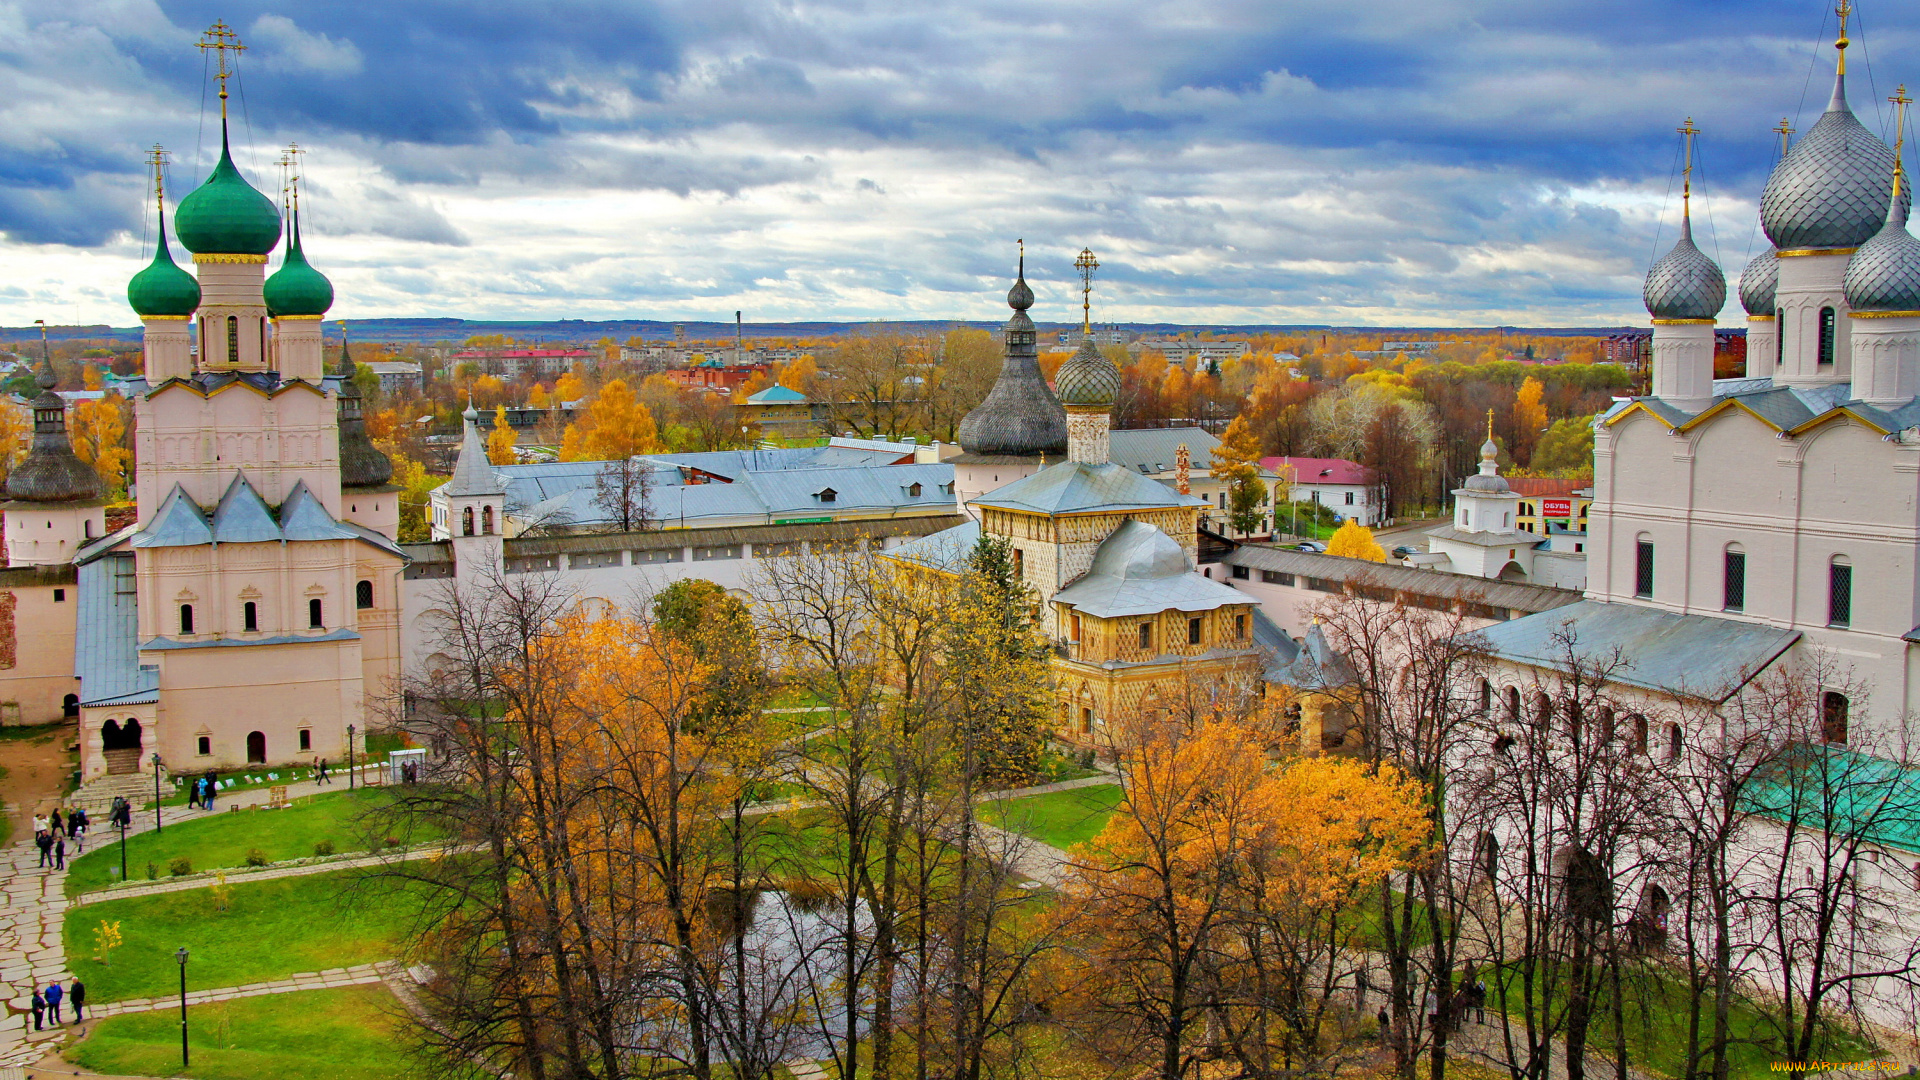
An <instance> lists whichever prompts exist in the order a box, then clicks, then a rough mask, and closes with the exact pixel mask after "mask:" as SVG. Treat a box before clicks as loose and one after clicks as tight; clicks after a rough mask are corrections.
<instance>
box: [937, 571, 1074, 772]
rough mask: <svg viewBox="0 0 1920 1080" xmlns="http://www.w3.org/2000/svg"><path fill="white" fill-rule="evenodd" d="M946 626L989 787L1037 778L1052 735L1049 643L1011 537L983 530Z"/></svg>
mask: <svg viewBox="0 0 1920 1080" xmlns="http://www.w3.org/2000/svg"><path fill="white" fill-rule="evenodd" d="M948 632H949V634H950V635H951V639H950V641H949V642H948V647H947V650H946V655H947V657H948V664H949V665H950V675H951V677H952V679H953V681H954V689H955V691H956V695H955V696H956V699H957V701H958V702H959V706H958V708H959V711H960V722H961V725H962V729H963V730H962V731H961V735H962V736H963V737H964V738H965V741H966V743H967V744H968V745H969V746H971V747H972V748H973V753H972V755H971V757H972V759H973V762H974V768H975V770H977V772H978V773H979V774H980V776H981V778H982V780H984V781H985V782H986V785H987V786H989V787H992V786H997V785H1003V784H1004V785H1018V784H1021V783H1025V782H1027V781H1029V780H1031V779H1032V778H1033V777H1034V776H1035V775H1036V774H1038V772H1039V769H1040V752H1041V750H1042V748H1044V747H1045V745H1046V739H1047V711H1048V710H1047V653H1048V651H1049V650H1048V645H1047V640H1046V638H1045V636H1044V635H1042V634H1041V632H1040V627H1039V626H1038V625H1037V624H1036V623H1035V621H1034V598H1033V592H1032V590H1031V589H1029V588H1028V587H1027V585H1026V583H1025V582H1024V581H1022V580H1021V578H1020V572H1019V570H1018V569H1017V568H1016V566H1015V565H1014V561H1013V545H1012V543H1011V542H1009V541H1008V540H1006V539H1005V538H1003V537H995V536H982V537H981V538H980V542H979V543H978V544H975V545H974V548H973V551H972V552H971V553H970V554H969V555H968V557H967V569H966V572H965V574H963V575H962V578H961V581H960V589H959V594H958V596H957V598H956V602H955V604H954V612H953V621H952V625H951V627H950V628H949V631H948Z"/></svg>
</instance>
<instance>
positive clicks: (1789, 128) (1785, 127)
mask: <svg viewBox="0 0 1920 1080" xmlns="http://www.w3.org/2000/svg"><path fill="white" fill-rule="evenodd" d="M1773 133H1774V134H1775V135H1778V136H1780V156H1781V157H1786V156H1787V144H1788V142H1789V141H1790V139H1791V137H1792V135H1793V125H1792V124H1791V123H1789V122H1788V121H1787V118H1786V117H1784V116H1783V117H1781V118H1780V125H1779V126H1778V127H1776V128H1774V129H1773Z"/></svg>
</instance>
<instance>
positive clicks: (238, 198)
mask: <svg viewBox="0 0 1920 1080" xmlns="http://www.w3.org/2000/svg"><path fill="white" fill-rule="evenodd" d="M173 225H174V230H175V231H176V232H178V233H179V234H180V242H181V243H182V244H184V245H186V248H187V250H188V251H191V252H193V253H194V254H196V255H265V254H266V253H267V252H269V251H272V250H273V246H274V245H275V244H278V243H279V242H280V211H278V210H276V209H274V206H273V200H272V199H269V198H267V197H266V196H265V195H262V194H260V193H259V192H258V191H255V190H254V187H253V185H252V184H249V183H247V180H246V178H245V177H243V176H241V175H240V170H239V169H238V168H236V167H235V166H234V164H233V154H232V153H230V152H229V151H228V149H227V133H226V129H225V125H224V123H223V124H222V128H221V132H220V162H219V164H217V165H215V166H214V167H213V175H211V176H209V177H207V182H206V183H204V184H201V185H200V186H199V187H197V188H195V189H194V191H193V193H192V194H191V195H188V196H187V197H186V198H184V199H182V200H180V209H179V210H177V211H175V213H174V215H173Z"/></svg>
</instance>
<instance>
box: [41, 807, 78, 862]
mask: <svg viewBox="0 0 1920 1080" xmlns="http://www.w3.org/2000/svg"><path fill="white" fill-rule="evenodd" d="M87 825H88V822H87V812H86V811H85V810H81V809H77V808H76V809H74V810H73V811H71V812H69V813H68V814H67V816H66V817H65V818H64V819H62V818H61V816H60V808H59V807H57V806H56V807H54V810H53V813H52V814H51V815H48V816H46V817H42V816H40V815H37V814H36V815H35V816H34V819H33V842H34V843H35V844H37V845H39V848H40V865H41V866H51V867H53V868H54V869H55V870H65V869H66V868H67V842H68V841H69V840H71V841H72V842H73V851H74V854H76V855H77V854H79V853H80V852H83V851H85V850H87Z"/></svg>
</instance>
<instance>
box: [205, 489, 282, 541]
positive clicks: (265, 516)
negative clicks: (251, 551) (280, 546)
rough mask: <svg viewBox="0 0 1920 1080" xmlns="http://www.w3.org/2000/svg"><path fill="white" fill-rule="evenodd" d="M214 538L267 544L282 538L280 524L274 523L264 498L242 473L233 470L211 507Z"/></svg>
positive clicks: (215, 539) (271, 512)
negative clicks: (213, 507) (225, 491)
mask: <svg viewBox="0 0 1920 1080" xmlns="http://www.w3.org/2000/svg"><path fill="white" fill-rule="evenodd" d="M213 539H214V542H215V543H217V544H270V543H274V542H276V541H278V540H280V539H281V536H280V526H278V525H276V524H274V521H273V511H271V510H269V509H267V501H266V500H265V499H262V498H261V497H260V493H259V492H257V491H255V490H253V485H252V484H249V483H247V475H246V474H245V473H235V474H234V477H233V482H232V483H229V484H228V485H227V493H226V494H225V495H222V496H220V505H219V506H218V507H217V508H215V509H214V511H213Z"/></svg>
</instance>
